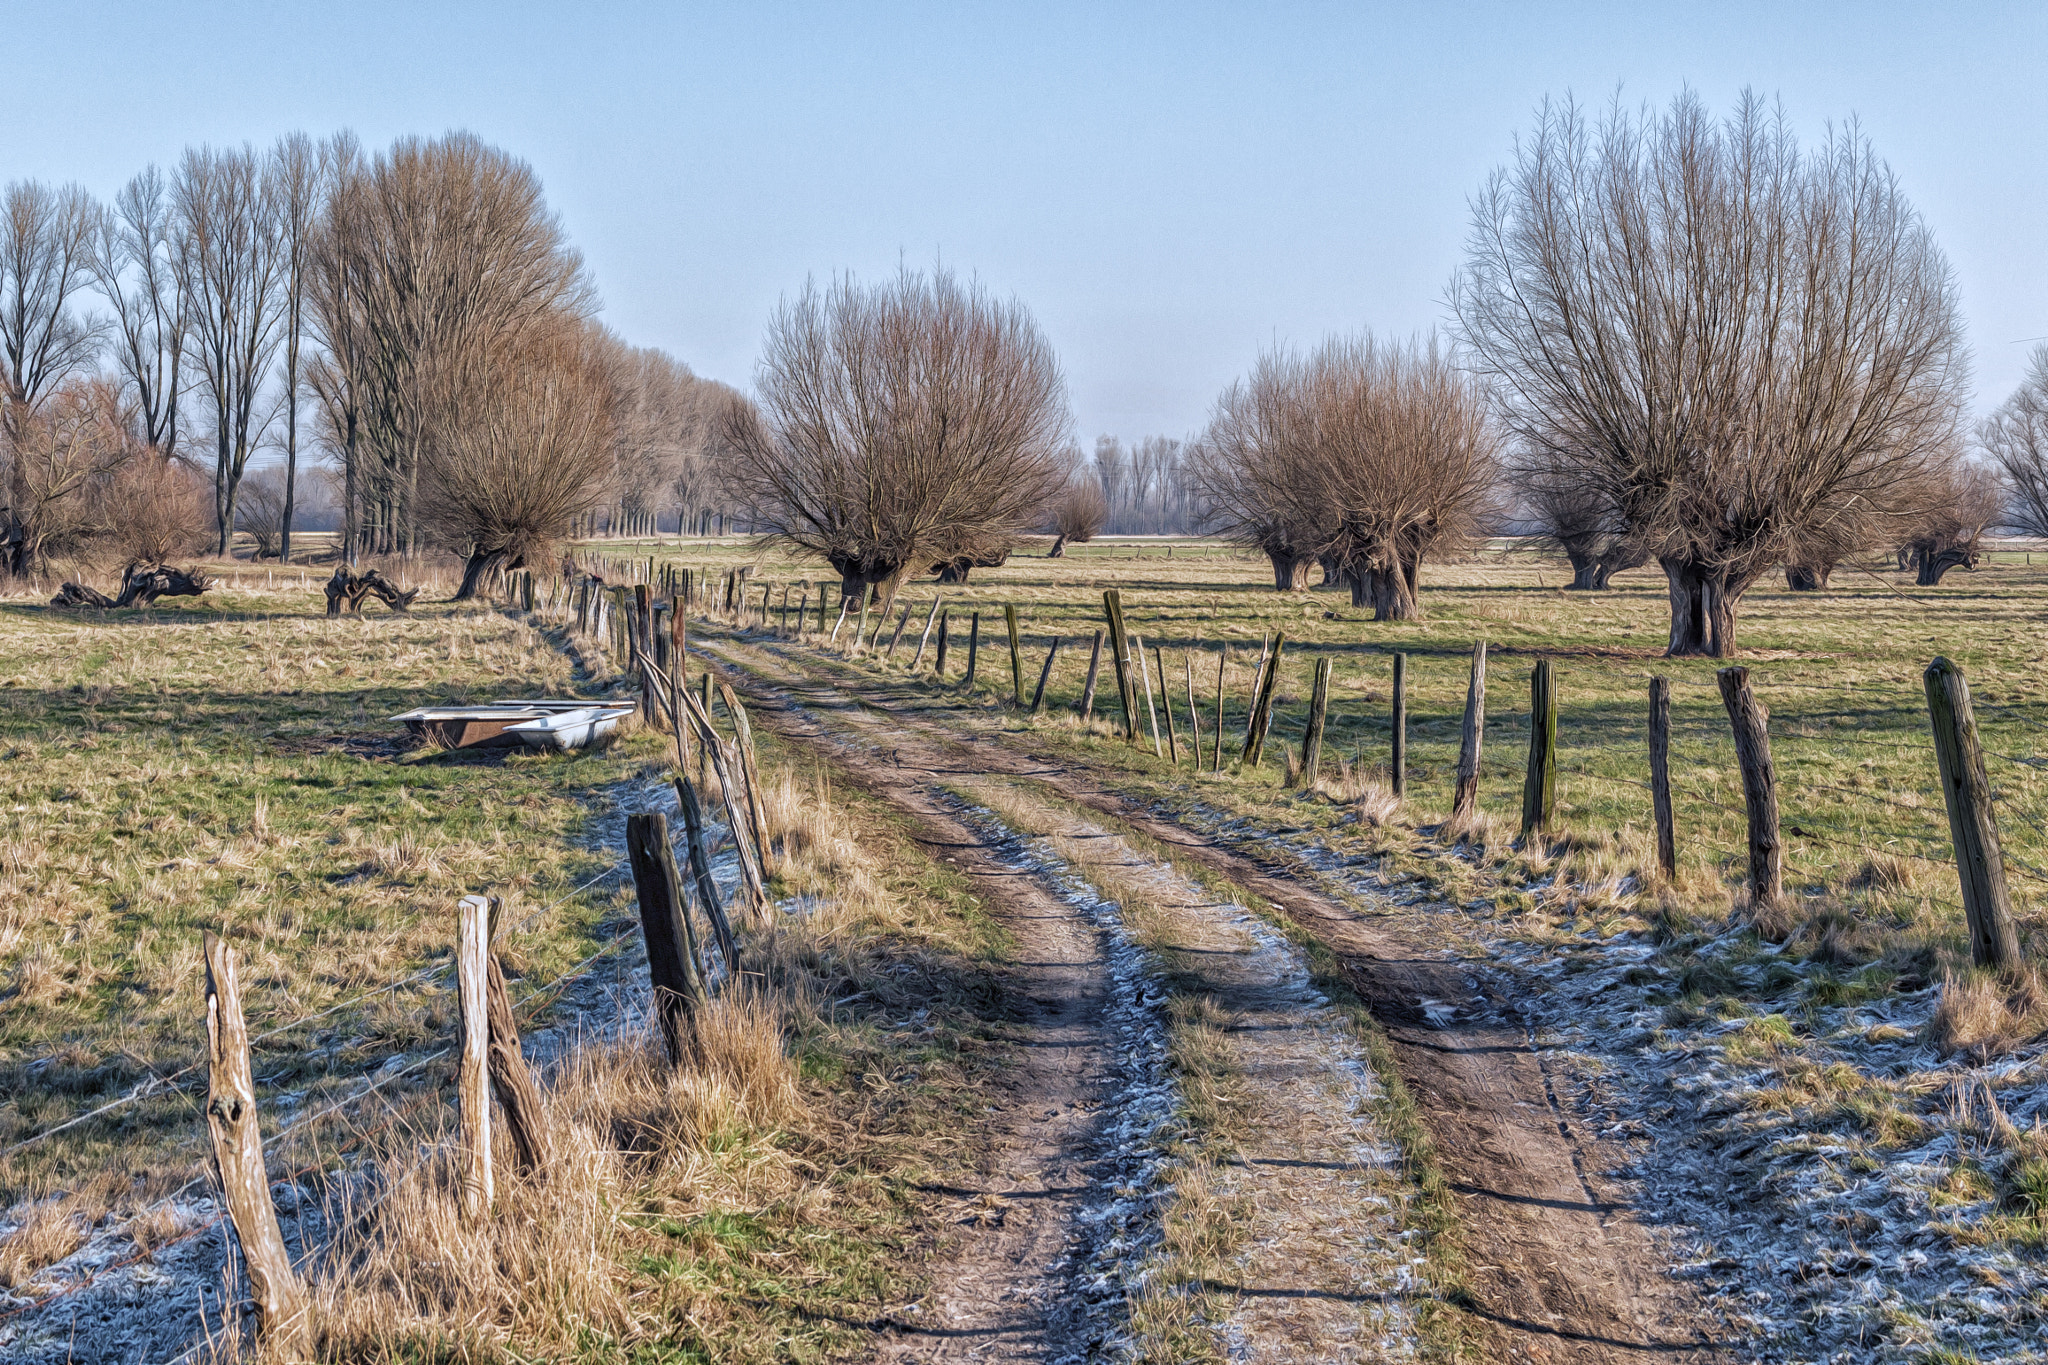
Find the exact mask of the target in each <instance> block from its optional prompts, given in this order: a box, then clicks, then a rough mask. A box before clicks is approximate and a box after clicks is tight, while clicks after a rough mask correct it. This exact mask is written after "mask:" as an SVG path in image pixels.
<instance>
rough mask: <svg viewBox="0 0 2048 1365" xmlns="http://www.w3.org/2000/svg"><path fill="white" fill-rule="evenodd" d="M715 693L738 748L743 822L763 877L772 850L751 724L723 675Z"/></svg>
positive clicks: (769, 870)
mask: <svg viewBox="0 0 2048 1365" xmlns="http://www.w3.org/2000/svg"><path fill="white" fill-rule="evenodd" d="M718 695H719V696H720V697H721V698H722V699H723V700H724V702H725V712H726V714H727V715H728V716H730V717H732V729H733V738H734V740H735V741H737V743H736V747H737V748H738V750H739V760H740V780H741V781H742V782H744V783H746V784H747V824H748V825H749V827H750V828H751V829H752V831H753V835H754V848H755V849H756V850H757V851H758V852H759V853H760V855H761V875H762V876H764V877H766V876H769V875H770V874H772V873H773V872H774V870H775V869H774V867H773V865H772V863H771V861H770V859H771V858H772V857H773V850H771V849H770V848H769V846H768V806H767V798H766V797H764V796H763V795H762V794H761V765H760V764H759V763H758V762H756V761H755V758H754V726H753V723H752V722H751V721H749V720H748V719H747V708H746V707H744V706H742V705H740V699H739V697H738V696H736V695H735V694H734V693H733V690H732V685H731V684H730V683H727V682H726V681H725V680H724V679H722V678H721V679H720V680H719V683H718Z"/></svg>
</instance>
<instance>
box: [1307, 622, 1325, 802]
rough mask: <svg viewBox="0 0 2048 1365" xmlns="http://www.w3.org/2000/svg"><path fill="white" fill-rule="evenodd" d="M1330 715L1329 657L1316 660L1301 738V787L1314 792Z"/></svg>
mask: <svg viewBox="0 0 2048 1365" xmlns="http://www.w3.org/2000/svg"><path fill="white" fill-rule="evenodd" d="M1329 714H1330V656H1329V655H1327V654H1325V655H1323V656H1321V657H1320V658H1318V659H1317V660H1316V681H1315V690H1314V691H1313V692H1312V693H1311V694H1310V696H1309V703H1308V731H1307V733H1305V734H1304V735H1302V737H1301V785H1302V786H1303V787H1304V788H1306V789H1308V790H1314V788H1315V785H1316V769H1317V768H1318V767H1320V766H1321V764H1322V760H1323V727H1324V725H1325V724H1326V723H1327V722H1328V719H1329Z"/></svg>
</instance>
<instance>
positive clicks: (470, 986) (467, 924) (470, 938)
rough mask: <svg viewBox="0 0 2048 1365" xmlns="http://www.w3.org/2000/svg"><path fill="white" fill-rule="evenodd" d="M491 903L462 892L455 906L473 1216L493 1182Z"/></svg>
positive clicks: (465, 1198)
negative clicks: (462, 894) (490, 998)
mask: <svg viewBox="0 0 2048 1365" xmlns="http://www.w3.org/2000/svg"><path fill="white" fill-rule="evenodd" d="M490 937H491V903H490V902H489V901H488V900H486V899H484V898H483V897H482V896H464V897H463V898H462V899H461V900H460V901H459V902H457V904H456V906H455V998H456V1003H457V1005H458V1007H459V1028H458V1030H457V1037H458V1038H459V1039H460V1042H461V1062H460V1066H459V1068H458V1070H457V1072H456V1082H455V1094H456V1098H457V1100H458V1102H459V1103H460V1105H461V1108H462V1147H463V1152H462V1158H463V1160H462V1209H463V1213H464V1214H465V1215H466V1216H467V1217H469V1218H470V1219H472V1220H478V1221H480V1220H482V1219H483V1218H485V1217H486V1216H488V1215H489V1214H490V1211H491V1201H492V1200H493V1199H494V1198H496V1196H497V1191H496V1189H495V1187H494V1186H493V1184H492V1181H491V1057H490V1052H491V1012H490V1005H489V1002H488V998H487V997H488V996H489V993H490V974H491V973H490Z"/></svg>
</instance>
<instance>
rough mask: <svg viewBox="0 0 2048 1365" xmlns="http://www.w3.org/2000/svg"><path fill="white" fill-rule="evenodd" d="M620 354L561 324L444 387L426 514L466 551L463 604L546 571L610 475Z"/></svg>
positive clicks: (528, 336) (591, 334) (493, 355)
mask: <svg viewBox="0 0 2048 1365" xmlns="http://www.w3.org/2000/svg"><path fill="white" fill-rule="evenodd" d="M615 358H616V348H615V346H613V345H612V344H611V342H610V338H608V337H606V336H605V335H604V334H603V333H601V332H600V331H598V329H597V328H595V327H592V326H589V325H588V324H586V323H583V322H581V321H580V320H576V319H562V320H561V321H560V322H559V323H558V324H557V325H556V326H555V327H554V328H552V329H546V330H543V329H540V328H529V329H527V330H526V331H525V332H524V333H522V334H521V336H520V337H519V339H518V340H517V342H515V343H511V344H504V345H498V346H493V347H489V348H481V347H479V348H471V349H469V350H467V351H466V352H465V353H464V355H463V358H462V359H463V363H462V365H461V367H460V369H459V371H458V372H457V373H456V374H454V375H452V376H450V377H449V378H450V380H451V382H449V383H447V384H446V385H445V387H444V389H443V394H444V398H445V401H447V402H449V403H450V404H451V405H452V406H453V409H454V411H452V412H449V413H447V414H445V415H443V414H436V415H435V416H436V417H437V418H438V419H439V420H437V421H436V423H435V425H436V429H437V430H438V432H439V435H438V437H437V440H436V449H435V455H434V458H433V459H432V460H431V461H429V462H428V463H427V465H426V469H425V478H424V481H423V484H422V488H421V513H422V517H423V520H424V523H425V526H426V528H427V529H428V530H429V531H431V532H432V533H433V535H434V536H435V538H436V539H437V540H439V541H440V542H441V543H442V544H445V545H457V546H465V547H467V550H468V563H467V565H466V566H465V567H464V570H463V574H462V586H461V588H460V589H459V590H458V591H457V592H456V594H455V596H456V599H457V600H462V599H466V598H470V597H474V596H476V595H477V594H478V593H479V592H482V591H484V590H485V589H486V588H488V587H489V585H490V583H491V582H492V581H493V580H494V579H495V578H496V577H497V576H498V575H499V574H500V573H502V572H503V571H505V570H507V569H516V568H521V567H524V566H527V565H532V564H538V563H541V562H543V561H544V560H545V559H546V558H547V556H548V551H549V550H550V549H551V548H552V547H553V546H554V545H555V544H556V543H558V542H559V541H560V540H561V538H562V537H563V535H565V534H566V533H567V531H568V528H569V523H570V521H571V519H572V518H575V517H578V516H581V515H582V514H583V513H585V512H588V511H589V510H590V509H591V508H592V507H595V506H596V505H597V503H598V501H599V500H600V499H601V498H602V497H603V495H604V493H605V491H606V489H607V487H608V484H609V478H610V473H611V470H610V465H609V462H608V456H609V453H610V450H609V447H610V442H611V440H612V414H613V411H614V407H615V404H614V383H615V378H616V377H615V375H614V373H613V370H612V362H613V361H614V360H615Z"/></svg>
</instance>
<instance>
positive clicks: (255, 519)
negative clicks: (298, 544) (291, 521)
mask: <svg viewBox="0 0 2048 1365" xmlns="http://www.w3.org/2000/svg"><path fill="white" fill-rule="evenodd" d="M285 488H286V475H285V471H284V469H283V467H281V466H279V465H265V466H264V467H263V468H261V469H252V470H250V471H249V473H248V475H247V476H246V477H245V478H244V479H243V480H242V494H241V497H240V498H239V499H238V500H237V501H236V504H235V529H236V530H237V531H241V532H244V533H246V534H247V535H248V536H249V537H250V538H251V539H253V540H254V541H255V542H256V558H258V559H282V558H283V557H284V546H285V543H286V542H285V539H284V527H285V516H286V512H285V509H286V507H287V506H289V505H290V504H289V502H288V500H287V495H286V493H285Z"/></svg>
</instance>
